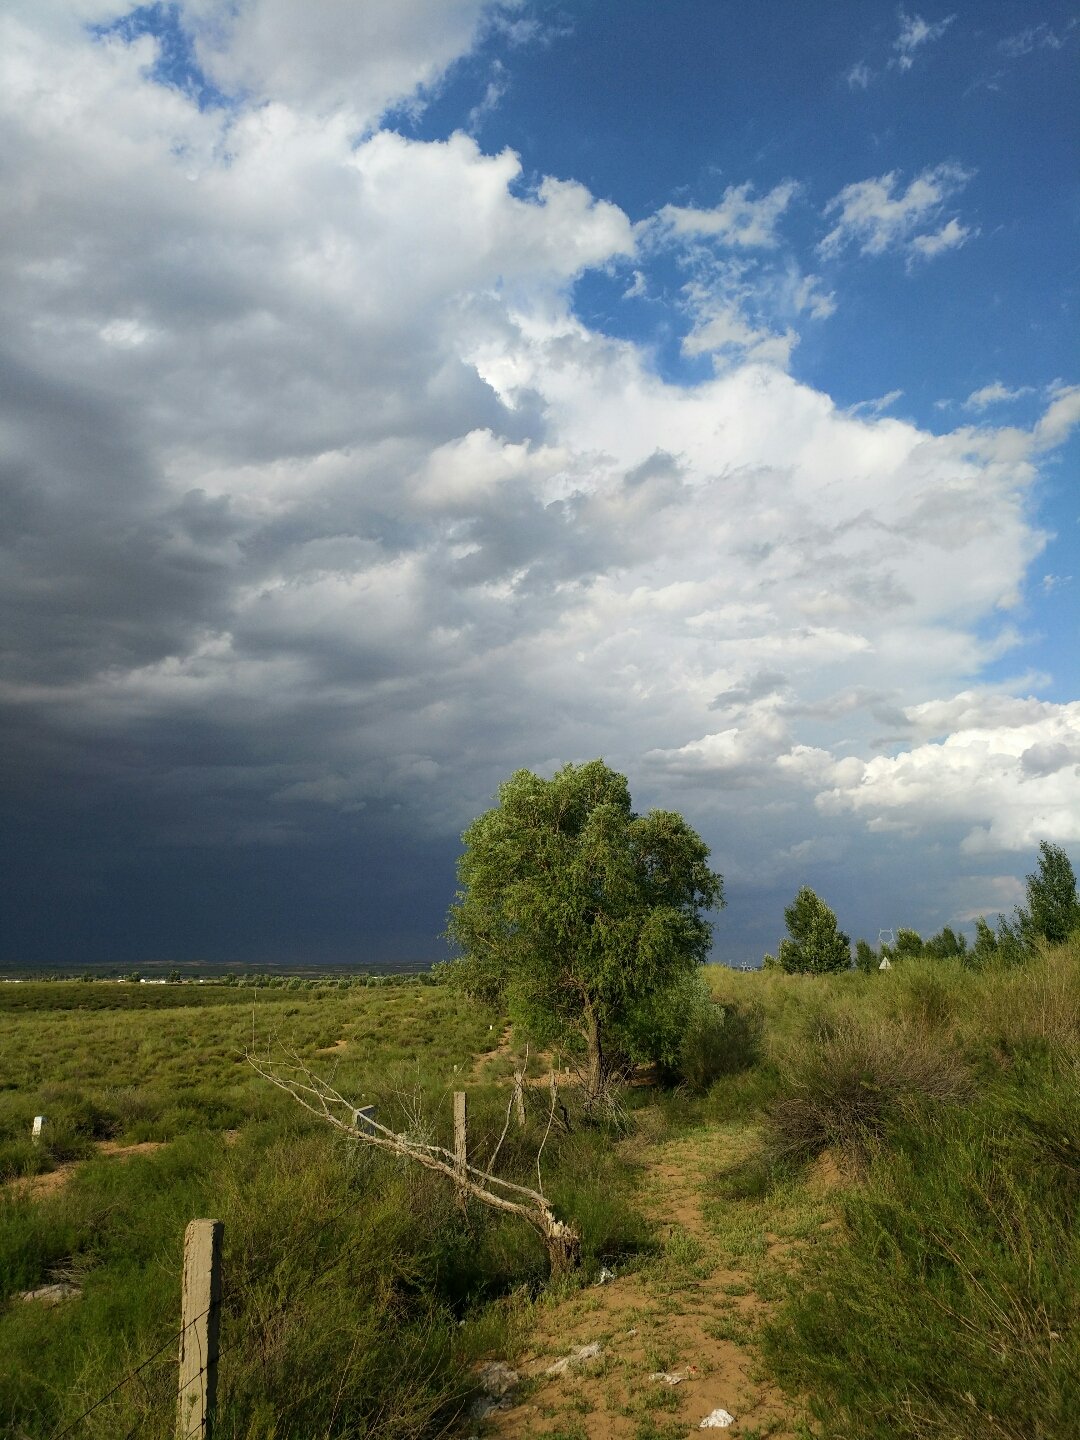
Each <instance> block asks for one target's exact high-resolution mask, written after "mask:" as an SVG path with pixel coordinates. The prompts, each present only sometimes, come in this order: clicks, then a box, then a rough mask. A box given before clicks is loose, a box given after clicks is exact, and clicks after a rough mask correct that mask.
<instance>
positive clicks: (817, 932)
mask: <svg viewBox="0 0 1080 1440" xmlns="http://www.w3.org/2000/svg"><path fill="white" fill-rule="evenodd" d="M784 920H785V921H786V922H787V928H788V933H787V936H785V938H784V939H783V940H781V941H780V944H779V945H778V946H777V950H776V958H775V959H774V958H773V957H772V956H771V955H766V956H765V965H766V967H769V968H771V967H776V966H778V967H779V968H780V969H781V970H786V971H787V973H788V974H789V975H826V974H829V973H831V972H833V971H836V970H846V969H848V967H849V966H850V964H851V941H850V940H849V939H848V937H847V936H846V935H845V934H844V933H843V931H842V930H838V929H837V926H836V915H835V914H834V912H833V911H832V910H830V909H829V907H828V905H826V904H825V901H824V900H822V899H821V897H820V896H819V895H815V894H814V892H813V890H811V889H810V887H809V886H808V885H804V886H803V888H802V889H801V890H800V891H799V893H798V894H797V895H796V896H795V899H794V900H793V901H792V902H791V904H790V905H789V906H788V907H787V909H786V910H785V911H784Z"/></svg>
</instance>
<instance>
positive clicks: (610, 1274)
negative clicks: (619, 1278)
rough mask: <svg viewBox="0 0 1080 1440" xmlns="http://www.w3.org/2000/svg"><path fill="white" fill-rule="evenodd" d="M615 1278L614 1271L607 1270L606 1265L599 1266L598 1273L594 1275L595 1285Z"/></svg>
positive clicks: (604, 1283) (603, 1283)
mask: <svg viewBox="0 0 1080 1440" xmlns="http://www.w3.org/2000/svg"><path fill="white" fill-rule="evenodd" d="M614 1279H615V1271H614V1270H609V1269H608V1267H607V1266H606V1265H601V1266H600V1274H599V1275H598V1276H597V1277H596V1283H597V1285H606V1284H607V1283H608V1281H609V1280H614Z"/></svg>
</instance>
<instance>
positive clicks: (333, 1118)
mask: <svg viewBox="0 0 1080 1440" xmlns="http://www.w3.org/2000/svg"><path fill="white" fill-rule="evenodd" d="M280 1051H281V1055H280V1058H277V1059H274V1058H273V1057H272V1055H271V1053H270V1050H269V1047H268V1050H267V1055H266V1058H265V1059H263V1058H262V1057H259V1056H256V1055H255V1054H253V1053H251V1052H249V1053H248V1054H247V1056H246V1059H247V1061H248V1063H249V1064H250V1065H251V1067H252V1068H253V1069H254V1070H255V1072H256V1073H257V1074H259V1075H261V1076H262V1078H263V1079H264V1080H268V1081H269V1082H270V1084H271V1085H275V1086H277V1088H278V1089H279V1090H284V1091H285V1093H286V1094H287V1095H291V1096H292V1098H293V1100H295V1101H296V1102H297V1104H299V1105H301V1106H303V1108H304V1109H305V1110H307V1111H308V1112H309V1113H310V1114H312V1115H315V1116H316V1117H317V1118H318V1119H320V1120H322V1121H324V1122H325V1123H326V1124H328V1125H330V1126H332V1127H333V1128H334V1129H335V1130H338V1131H340V1132H341V1133H342V1134H344V1135H347V1136H348V1137H349V1138H350V1139H352V1140H356V1141H359V1142H361V1143H363V1144H365V1145H369V1146H371V1147H373V1148H374V1149H376V1150H382V1151H385V1152H386V1153H387V1154H391V1155H396V1156H399V1157H403V1158H405V1159H408V1160H413V1161H415V1162H416V1164H418V1165H422V1166H423V1167H424V1168H425V1169H427V1170H434V1171H435V1172H436V1173H438V1174H440V1175H444V1176H445V1177H446V1178H447V1179H448V1180H450V1181H451V1182H452V1183H453V1184H454V1185H455V1187H456V1188H457V1189H458V1191H459V1192H460V1193H463V1194H467V1195H470V1196H472V1197H473V1198H474V1199H476V1200H478V1201H480V1203H481V1204H483V1205H487V1206H490V1207H491V1208H492V1209H494V1210H499V1211H502V1212H503V1213H504V1214H509V1215H516V1216H517V1217H518V1218H519V1219H521V1220H524V1221H525V1223H526V1224H528V1225H530V1226H531V1227H532V1228H533V1229H534V1230H535V1231H536V1232H537V1233H538V1234H539V1235H540V1237H541V1238H542V1240H543V1241H544V1244H545V1246H546V1247H547V1251H548V1258H549V1260H550V1262H551V1268H552V1271H553V1272H556V1271H565V1270H567V1269H571V1268H573V1267H574V1266H576V1265H577V1264H578V1262H579V1260H580V1253H581V1237H580V1235H579V1234H578V1231H577V1229H576V1227H575V1226H573V1225H572V1224H569V1223H568V1222H566V1221H564V1220H559V1219H558V1218H557V1216H556V1215H555V1213H554V1211H553V1210H552V1209H551V1206H550V1205H549V1203H548V1201H547V1199H546V1198H545V1196H544V1193H543V1189H542V1187H541V1189H539V1190H532V1189H530V1188H529V1187H528V1186H526V1185H518V1184H516V1183H515V1182H514V1181H511V1180H505V1179H503V1178H502V1177H501V1176H499V1175H495V1174H493V1173H492V1171H491V1169H490V1168H488V1169H486V1170H482V1169H479V1168H478V1167H477V1166H475V1165H471V1164H469V1163H468V1161H466V1162H465V1163H464V1164H462V1162H461V1161H460V1160H459V1159H458V1157H456V1156H455V1154H454V1152H453V1151H452V1150H447V1149H446V1148H445V1147H444V1146H442V1145H436V1144H433V1143H431V1142H429V1141H427V1140H419V1139H415V1138H413V1137H412V1136H410V1135H399V1134H397V1133H396V1132H395V1131H393V1130H390V1129H388V1128H387V1126H385V1125H383V1124H381V1123H380V1122H379V1121H378V1120H376V1119H375V1118H374V1117H373V1116H365V1117H364V1122H363V1125H362V1126H361V1125H359V1124H358V1123H357V1122H356V1120H355V1118H354V1117H355V1115H356V1107H355V1106H354V1105H353V1103H352V1102H351V1101H349V1100H346V1098H345V1097H344V1096H343V1095H342V1094H341V1093H340V1092H339V1091H338V1090H336V1089H335V1088H334V1087H333V1085H331V1084H330V1082H329V1081H327V1080H325V1079H323V1078H322V1077H321V1076H319V1075H316V1074H315V1073H314V1071H312V1070H311V1068H310V1067H309V1066H308V1064H307V1063H306V1061H304V1060H303V1059H302V1058H301V1057H300V1056H299V1055H298V1054H297V1053H296V1052H295V1051H292V1050H289V1049H287V1048H286V1047H285V1046H283V1045H282V1046H280ZM552 1078H553V1079H554V1077H552ZM553 1096H554V1087H553ZM552 1114H554V1098H553V1102H552ZM508 1124H509V1111H508V1112H507V1125H508ZM550 1128H551V1117H549V1121H548V1130H549V1131H550ZM505 1134H506V1127H505V1126H504V1128H503V1137H505ZM503 1137H500V1139H499V1144H498V1145H497V1146H496V1149H495V1154H494V1155H493V1156H492V1162H489V1167H490V1163H493V1161H494V1159H495V1155H497V1154H498V1150H499V1147H500V1146H501V1145H502V1139H503ZM546 1140H547V1132H545V1134H544V1142H546ZM540 1149H541V1151H542V1150H543V1142H542V1143H541V1146H540ZM537 1178H538V1179H540V1155H539V1153H538V1154H537Z"/></svg>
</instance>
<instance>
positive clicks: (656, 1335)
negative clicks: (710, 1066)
mask: <svg viewBox="0 0 1080 1440" xmlns="http://www.w3.org/2000/svg"><path fill="white" fill-rule="evenodd" d="M753 1138H754V1137H753V1134H752V1132H750V1131H748V1130H746V1129H740V1128H735V1127H731V1126H723V1127H719V1126H718V1127H714V1128H709V1129H702V1130H699V1131H697V1132H695V1133H694V1134H692V1135H691V1136H688V1137H684V1138H681V1139H678V1140H674V1141H669V1142H667V1143H664V1144H648V1143H646V1145H645V1146H644V1148H643V1149H642V1150H641V1151H640V1153H639V1154H638V1155H637V1156H636V1158H637V1159H639V1161H640V1162H641V1163H643V1164H644V1166H645V1171H646V1175H645V1181H644V1185H643V1190H642V1195H641V1199H642V1204H643V1206H644V1208H645V1210H646V1212H647V1214H648V1215H649V1217H650V1219H652V1220H653V1221H654V1223H655V1224H656V1226H657V1230H658V1235H659V1238H660V1240H661V1242H662V1245H663V1253H662V1254H661V1255H660V1256H658V1257H657V1258H656V1259H653V1260H650V1261H649V1262H647V1263H646V1264H645V1265H644V1266H643V1267H641V1268H639V1269H637V1270H634V1271H632V1272H630V1273H628V1274H625V1275H616V1276H615V1277H614V1278H613V1279H610V1280H608V1281H607V1282H606V1283H604V1284H602V1285H593V1286H591V1287H589V1288H588V1289H587V1290H585V1291H582V1292H579V1293H578V1294H576V1295H573V1296H572V1297H570V1298H568V1299H566V1300H563V1301H555V1302H553V1303H552V1304H551V1305H550V1307H548V1308H547V1310H546V1313H545V1311H543V1310H541V1312H540V1315H539V1323H538V1328H537V1331H536V1333H535V1336H534V1341H533V1347H532V1349H531V1350H530V1351H529V1352H528V1353H527V1354H526V1355H525V1356H524V1357H522V1359H521V1360H520V1362H519V1364H518V1368H519V1370H520V1372H521V1373H522V1374H523V1375H525V1376H527V1377H528V1378H529V1383H528V1384H527V1385H526V1386H525V1387H524V1389H523V1392H522V1399H521V1401H520V1403H518V1404H517V1405H515V1406H514V1407H513V1408H512V1409H509V1410H505V1411H502V1412H498V1413H496V1414H494V1415H492V1416H491V1417H490V1418H489V1419H488V1422H487V1425H488V1429H487V1431H486V1432H485V1433H487V1434H493V1435H498V1436H504V1437H514V1440H517V1437H527V1436H540V1435H546V1436H549V1437H560V1440H624V1437H625V1440H684V1437H686V1436H689V1435H690V1434H692V1433H697V1432H698V1429H699V1426H700V1422H701V1421H702V1420H703V1419H704V1417H705V1416H707V1415H709V1414H711V1413H712V1412H713V1411H715V1410H717V1409H723V1410H726V1411H727V1412H728V1413H729V1414H730V1415H732V1416H734V1417H735V1419H734V1423H733V1424H732V1425H731V1426H730V1428H729V1429H728V1430H727V1433H728V1434H729V1435H730V1436H732V1437H741V1440H751V1437H765V1436H772V1437H775V1440H794V1437H795V1436H797V1435H799V1434H800V1433H802V1434H805V1430H803V1431H800V1429H799V1428H798V1415H797V1413H796V1411H795V1409H794V1408H793V1406H792V1405H791V1403H790V1401H788V1400H787V1399H786V1397H785V1396H784V1395H783V1394H782V1393H781V1392H780V1391H779V1390H778V1389H776V1387H775V1386H773V1385H771V1384H770V1383H769V1382H768V1381H767V1380H766V1378H765V1377H764V1376H763V1374H762V1371H761V1367H760V1364H759V1361H758V1357H757V1353H756V1349H755V1347H754V1344H753V1334H754V1331H755V1328H756V1326H757V1325H758V1323H759V1322H760V1320H761V1319H762V1317H763V1315H764V1314H765V1312H766V1311H767V1309H768V1307H769V1305H770V1304H771V1303H772V1300H773V1298H774V1297H775V1294H776V1284H777V1279H778V1276H779V1273H780V1271H781V1270H782V1268H783V1266H784V1264H785V1263H786V1259H787V1256H788V1255H789V1254H790V1252H791V1249H792V1247H793V1246H797V1245H799V1244H801V1243H804V1242H805V1241H806V1239H808V1238H810V1237H811V1236H812V1234H813V1232H814V1231H815V1230H816V1229H818V1228H820V1226H821V1224H822V1222H823V1221H824V1220H825V1219H826V1218H827V1205H826V1204H825V1203H824V1202H825V1185H824V1182H813V1183H812V1184H811V1185H810V1186H809V1187H808V1188H804V1189H803V1190H801V1191H799V1192H797V1193H796V1192H793V1193H791V1194H789V1195H788V1196H786V1197H784V1198H782V1199H780V1200H778V1201H770V1203H769V1204H768V1205H765V1204H763V1203H762V1202H760V1201H755V1202H749V1203H745V1204H739V1203H737V1202H733V1203H731V1204H724V1203H718V1204H716V1203H713V1202H712V1201H711V1199H710V1193H711V1192H712V1191H714V1190H715V1177H716V1175H717V1173H718V1172H719V1171H720V1170H721V1169H723V1168H726V1167H728V1166H730V1165H731V1164H732V1163H733V1162H734V1161H737V1160H738V1159H740V1158H741V1157H742V1156H744V1155H745V1154H746V1153H747V1151H748V1149H749V1148H750V1147H751V1145H752V1144H753ZM628 1143H631V1144H633V1143H635V1142H628ZM636 1144H637V1145H638V1146H640V1145H641V1141H640V1140H638V1141H637V1142H636ZM595 1342H599V1343H600V1346H601V1350H600V1353H599V1354H598V1355H597V1356H595V1357H594V1358H592V1359H589V1360H586V1361H584V1362H582V1363H579V1364H574V1363H572V1364H571V1365H570V1366H569V1367H568V1368H567V1369H566V1370H565V1372H564V1373H563V1374H561V1375H549V1374H548V1373H547V1371H548V1370H549V1369H550V1367H551V1366H552V1365H553V1364H554V1363H555V1362H557V1361H558V1360H559V1359H560V1358H561V1357H565V1356H567V1355H571V1354H572V1353H573V1352H574V1351H575V1350H576V1349H577V1348H579V1347H581V1346H586V1345H592V1344H594V1343H595ZM661 1372H663V1373H665V1374H666V1375H667V1376H669V1377H671V1378H672V1379H674V1377H676V1376H677V1377H680V1378H679V1379H678V1381H677V1383H674V1384H672V1383H669V1381H668V1380H666V1379H653V1378H651V1377H652V1376H654V1375H658V1374H660V1373H661Z"/></svg>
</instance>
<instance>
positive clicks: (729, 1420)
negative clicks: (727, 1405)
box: [697, 1409, 735, 1430]
mask: <svg viewBox="0 0 1080 1440" xmlns="http://www.w3.org/2000/svg"><path fill="white" fill-rule="evenodd" d="M734 1424H735V1416H734V1415H729V1414H728V1412H727V1411H726V1410H721V1409H716V1410H712V1411H710V1413H709V1414H708V1415H706V1416H705V1419H704V1420H702V1422H701V1424H700V1425H699V1426H698V1427H697V1428H698V1429H699V1430H726V1429H727V1427H728V1426H729V1425H734Z"/></svg>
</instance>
